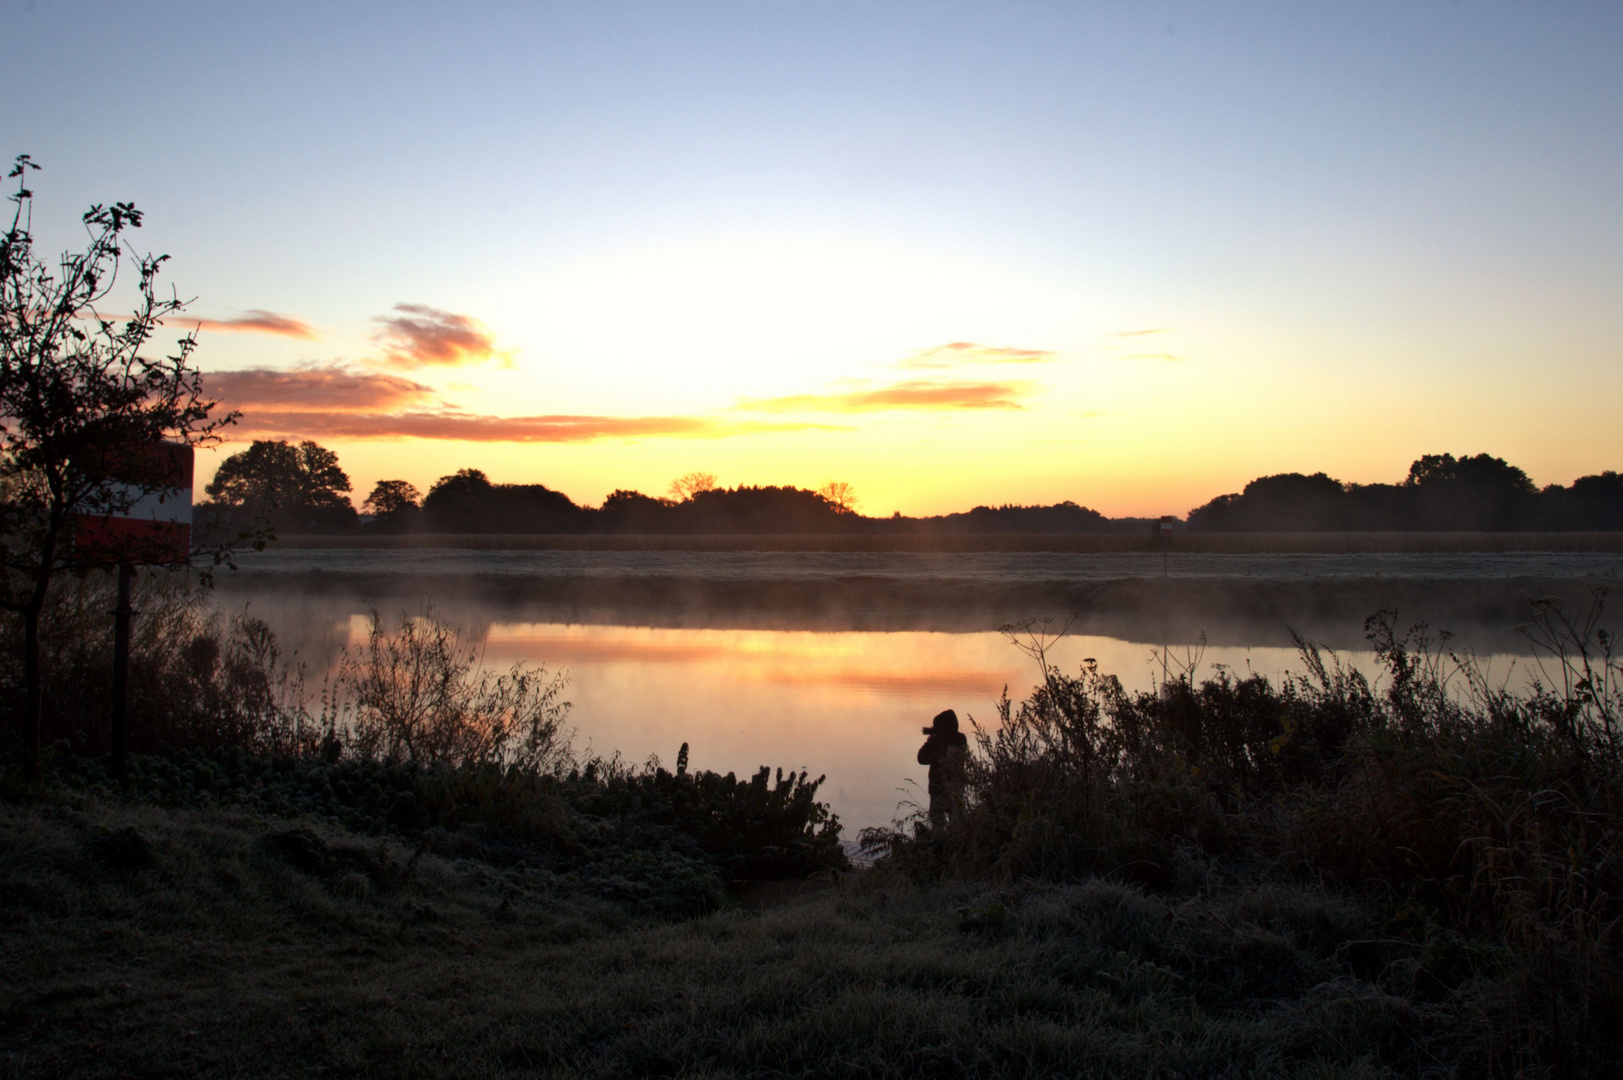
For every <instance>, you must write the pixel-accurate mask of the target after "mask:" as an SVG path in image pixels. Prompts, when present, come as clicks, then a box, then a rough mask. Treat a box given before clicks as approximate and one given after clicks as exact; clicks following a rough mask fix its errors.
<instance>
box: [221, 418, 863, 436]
mask: <svg viewBox="0 0 1623 1080" xmlns="http://www.w3.org/2000/svg"><path fill="white" fill-rule="evenodd" d="M237 427H238V429H239V430H242V431H244V432H248V433H252V434H256V435H276V436H279V437H287V438H294V437H297V438H301V439H309V438H316V437H325V438H339V439H448V440H455V441H461V442H517V443H578V442H593V441H595V440H598V439H637V438H647V437H651V436H663V437H667V438H689V439H718V438H726V437H728V436H731V435H749V434H755V433H758V432H767V431H797V430H805V429H808V428H821V429H824V430H837V429H836V428H831V427H830V425H825V424H794V423H770V424H769V423H758V422H745V423H726V422H723V421H719V420H714V419H710V418H707V417H699V416H567V415H562V416H483V415H479V414H477V413H465V412H455V411H450V410H444V411H414V412H404V413H395V414H386V413H353V412H314V411H312V412H304V411H289V412H269V413H257V412H255V413H249V414H248V415H246V416H244V417H243V418H242V419H241V420H240V421H239V422H238V424H237Z"/></svg>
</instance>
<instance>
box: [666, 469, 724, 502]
mask: <svg viewBox="0 0 1623 1080" xmlns="http://www.w3.org/2000/svg"><path fill="white" fill-rule="evenodd" d="M715 486H716V474H715V473H707V472H690V473H688V474H687V475H685V476H678V477H677V478H676V479H675V480H672V481H671V487H670V492H671V498H673V499H691V498H693V496H695V495H697V494H699V493H700V492H702V491H711V490H714V488H715Z"/></svg>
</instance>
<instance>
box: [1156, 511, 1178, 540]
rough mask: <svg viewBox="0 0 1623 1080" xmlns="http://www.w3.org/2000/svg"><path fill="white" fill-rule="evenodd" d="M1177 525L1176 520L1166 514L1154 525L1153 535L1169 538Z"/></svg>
mask: <svg viewBox="0 0 1623 1080" xmlns="http://www.w3.org/2000/svg"><path fill="white" fill-rule="evenodd" d="M1177 524H1178V519H1177V518H1175V517H1173V516H1172V515H1171V514H1167V515H1166V516H1165V517H1163V518H1161V520H1160V521H1157V522H1156V523H1155V535H1156V536H1171V535H1172V530H1173V529H1174V528H1175V527H1176V526H1177Z"/></svg>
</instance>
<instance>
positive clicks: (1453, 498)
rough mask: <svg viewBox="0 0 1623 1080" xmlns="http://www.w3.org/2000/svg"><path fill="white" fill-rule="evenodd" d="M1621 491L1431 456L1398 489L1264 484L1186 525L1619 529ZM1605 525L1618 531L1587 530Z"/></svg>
mask: <svg viewBox="0 0 1623 1080" xmlns="http://www.w3.org/2000/svg"><path fill="white" fill-rule="evenodd" d="M1613 475H1614V476H1615V474H1613ZM1618 487H1619V485H1618V484H1617V483H1616V481H1615V479H1614V480H1612V481H1608V480H1607V479H1606V478H1605V475H1604V474H1603V475H1602V476H1598V477H1584V478H1581V479H1580V480H1579V481H1577V482H1576V483H1574V485H1573V488H1572V489H1571V490H1568V489H1564V488H1561V487H1558V486H1552V487H1549V488H1546V489H1545V490H1544V491H1543V492H1540V491H1538V490H1537V489H1536V488H1535V487H1534V486H1533V481H1532V480H1531V479H1529V478H1528V476H1527V474H1526V473H1525V472H1523V471H1522V470H1521V469H1518V468H1516V467H1515V466H1514V465H1511V464H1509V463H1508V462H1506V461H1505V460H1504V459H1503V458H1496V457H1492V456H1491V455H1488V454H1476V455H1473V456H1468V457H1461V458H1456V457H1454V455H1452V454H1427V455H1425V456H1424V457H1421V458H1420V459H1418V460H1417V461H1415V462H1414V463H1413V464H1412V465H1411V466H1410V467H1409V474H1408V476H1407V477H1406V478H1405V479H1404V481H1403V483H1401V484H1341V483H1339V482H1337V481H1335V480H1332V479H1331V478H1330V477H1328V476H1326V475H1325V474H1323V473H1315V474H1314V475H1312V476H1303V475H1302V474H1301V473H1285V474H1281V475H1278V476H1264V477H1261V478H1259V479H1257V480H1253V481H1252V482H1251V483H1249V484H1247V485H1246V486H1245V490H1244V491H1243V492H1241V493H1240V494H1238V495H1220V496H1218V497H1217V498H1215V499H1213V500H1212V501H1211V502H1209V503H1207V504H1206V505H1204V506H1201V507H1198V508H1196V509H1195V510H1192V511H1190V513H1189V524H1190V526H1191V527H1192V528H1194V529H1197V530H1203V531H1207V532H1280V531H1291V530H1321V529H1347V530H1359V529H1394V530H1415V529H1426V530H1437V531H1453V530H1461V531H1481V530H1495V531H1505V530H1521V529H1539V528H1569V529H1570V528H1616V527H1620V526H1623V493H1617V492H1618ZM1614 493H1616V494H1614ZM1608 507H1615V508H1616V512H1615V514H1614V513H1613V512H1612V511H1610V510H1609V509H1607V508H1608ZM1602 521H1611V522H1616V523H1617V524H1612V525H1602V524H1586V523H1588V522H1602Z"/></svg>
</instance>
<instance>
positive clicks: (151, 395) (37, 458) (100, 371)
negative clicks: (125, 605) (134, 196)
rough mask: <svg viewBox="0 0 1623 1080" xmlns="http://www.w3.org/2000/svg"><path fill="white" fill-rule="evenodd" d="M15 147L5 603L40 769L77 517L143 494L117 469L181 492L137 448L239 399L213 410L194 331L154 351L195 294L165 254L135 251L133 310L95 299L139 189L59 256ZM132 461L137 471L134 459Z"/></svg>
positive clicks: (206, 437)
mask: <svg viewBox="0 0 1623 1080" xmlns="http://www.w3.org/2000/svg"><path fill="white" fill-rule="evenodd" d="M37 168H38V166H37V165H35V164H34V163H33V162H32V161H30V160H29V158H28V157H27V156H26V155H24V156H21V157H18V158H17V159H16V162H15V164H14V165H13V167H12V169H11V172H10V173H9V174H8V175H9V177H10V178H11V179H14V180H16V181H17V190H16V193H15V194H13V195H12V196H11V201H12V202H13V203H14V204H15V207H16V208H15V210H14V211H13V213H12V219H11V225H10V227H9V228H8V229H7V231H6V233H5V236H4V238H3V239H0V574H3V578H0V607H3V608H4V609H5V610H8V611H11V612H15V613H16V614H17V615H19V616H20V617H21V618H22V622H23V656H22V661H23V665H22V666H23V694H22V701H21V703H20V707H18V704H19V703H15V702H7V707H8V711H10V712H12V713H13V715H14V716H16V718H17V722H18V725H19V727H20V728H21V729H22V736H23V747H24V754H25V762H26V767H27V768H28V769H29V771H30V773H31V774H33V775H37V774H38V769H39V751H40V707H41V693H40V687H41V667H40V661H41V658H40V636H39V630H40V626H39V623H40V614H41V612H42V610H43V609H44V606H45V602H46V599H47V596H48V594H49V591H50V586H51V581H52V578H53V577H54V576H55V574H56V572H57V571H58V570H61V569H64V568H69V567H78V566H80V565H82V563H80V562H79V561H78V558H79V557H78V556H77V555H76V553H75V551H74V544H73V526H74V520H75V518H76V517H78V516H81V515H86V516H101V515H107V514H118V513H123V512H126V511H128V510H129V509H130V505H131V503H132V502H133V501H134V498H135V497H136V496H135V495H134V494H132V493H131V492H130V491H129V489H119V488H116V487H113V486H111V485H108V484H107V483H106V481H107V479H108V477H109V476H110V475H112V474H114V473H115V472H116V473H118V474H119V477H120V479H122V480H124V481H126V482H131V483H133V485H134V486H135V487H136V488H138V489H144V490H146V491H148V492H159V493H165V492H167V493H170V494H174V493H178V489H176V488H175V487H174V486H173V480H172V478H170V477H167V476H164V475H162V471H163V470H162V467H161V466H159V465H156V464H154V467H153V469H152V475H142V472H143V470H144V455H142V454H141V453H140V452H139V451H138V450H134V448H138V447H144V446H149V445H151V444H153V443H156V442H159V441H164V440H168V441H172V442H182V443H189V444H197V443H203V442H209V441H212V440H214V439H215V438H216V437H217V436H216V434H215V433H216V432H217V431H218V429H219V428H220V427H221V426H223V425H225V424H228V423H230V422H231V421H232V420H233V419H235V415H236V414H234V413H229V414H225V415H220V416H214V415H211V414H212V412H213V410H214V408H215V406H216V404H217V403H216V402H213V401H210V400H208V399H206V398H205V397H204V396H203V391H202V382H201V380H200V378H199V376H198V373H197V371H196V370H195V369H194V368H192V367H191V364H190V361H191V355H192V352H193V350H194V349H195V348H196V346H197V342H196V338H195V336H194V335H187V336H186V337H183V338H181V339H180V340H179V341H178V343H177V345H176V347H175V351H174V353H173V354H172V355H169V356H166V357H162V358H153V357H151V356H147V355H144V351H145V349H146V347H147V346H148V344H149V343H150V341H151V338H152V335H153V334H154V333H155V332H156V331H157V329H158V328H159V327H160V326H162V325H163V322H162V321H163V319H164V317H165V316H168V315H173V314H175V313H177V312H179V311H180V310H181V309H182V308H183V307H184V304H183V303H182V302H181V301H180V300H177V299H169V300H160V299H158V296H157V281H158V273H159V270H160V269H161V267H162V266H163V263H164V262H165V261H166V259H167V256H153V255H142V256H136V255H133V254H130V255H129V256H128V257H129V259H130V263H131V266H132V268H133V270H134V272H135V274H136V280H135V282H134V283H133V285H134V290H133V291H134V296H133V304H134V308H133V311H132V312H131V313H130V315H129V316H128V317H127V318H124V319H123V320H122V321H118V320H115V319H108V318H104V317H103V316H102V314H101V312H100V311H99V310H98V307H97V305H98V304H100V303H101V302H103V301H105V300H106V299H107V298H108V297H109V296H110V294H111V293H112V291H113V287H114V285H115V283H116V282H117V280H118V271H119V268H120V266H121V264H122V262H123V260H124V258H125V257H126V251H125V232H126V230H128V229H134V228H138V227H140V225H141V212H140V211H138V210H137V209H136V208H135V207H134V206H132V205H131V204H129V203H114V204H113V205H112V206H110V207H104V206H101V205H99V204H98V205H95V206H92V207H91V208H90V209H89V210H88V211H86V212H85V214H84V215H83V217H82V219H81V220H82V221H83V222H84V225H85V228H86V231H87V232H88V234H89V242H88V244H87V245H86V247H85V250H84V251H82V252H67V253H64V254H63V255H62V256H61V257H60V258H59V259H57V260H55V262H54V265H53V264H52V263H51V262H48V261H47V260H46V259H44V258H42V257H40V255H39V254H38V253H37V252H36V251H35V249H34V237H33V233H32V231H31V229H32V207H33V192H31V191H30V190H29V189H28V187H27V173H28V171H29V170H32V169H37ZM132 470H133V472H132Z"/></svg>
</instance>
